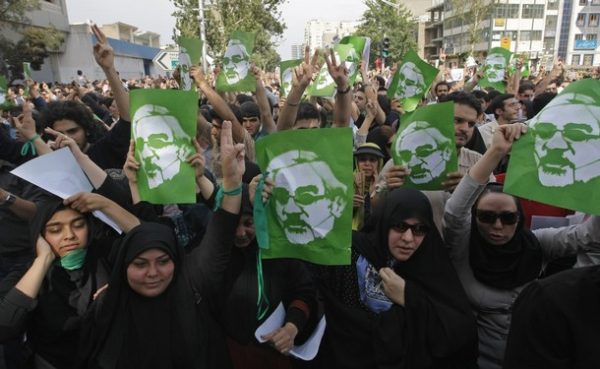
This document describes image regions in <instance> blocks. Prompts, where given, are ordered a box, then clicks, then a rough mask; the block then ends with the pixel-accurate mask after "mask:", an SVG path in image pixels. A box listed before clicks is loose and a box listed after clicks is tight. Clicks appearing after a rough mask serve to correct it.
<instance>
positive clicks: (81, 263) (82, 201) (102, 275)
mask: <svg viewBox="0 0 600 369" xmlns="http://www.w3.org/2000/svg"><path fill="white" fill-rule="evenodd" d="M66 202H67V203H68V204H70V206H71V207H73V208H71V207H68V206H65V205H64V204H63V201H62V200H60V199H56V200H54V201H49V202H47V203H40V204H38V209H37V213H36V217H35V218H34V220H33V221H32V225H31V228H32V232H33V233H32V234H33V235H34V237H33V238H32V239H35V240H36V244H35V249H36V251H37V257H36V258H35V260H34V261H33V263H32V265H31V267H30V268H29V269H28V270H27V272H26V273H25V275H23V276H22V277H21V279H20V280H19V281H18V282H17V284H16V285H15V287H13V288H12V289H11V290H10V291H9V292H8V293H7V294H6V296H5V297H4V298H3V299H2V300H0V341H1V340H4V339H8V338H10V337H16V336H19V335H20V334H22V332H24V331H25V332H26V334H27V343H28V345H29V347H30V348H31V351H32V352H33V354H34V357H33V360H34V362H35V364H34V366H35V367H36V368H46V369H47V368H72V367H73V366H74V362H75V353H76V352H77V349H78V345H79V332H80V328H81V320H82V317H83V315H84V314H85V312H86V310H87V309H88V307H89V305H90V303H91V302H92V299H93V295H94V293H96V291H97V290H98V289H99V288H101V287H102V286H103V285H105V284H106V282H107V281H108V274H109V267H108V264H107V262H106V260H105V256H106V255H107V254H108V252H109V250H110V247H111V246H112V241H113V240H114V239H115V238H116V234H113V235H111V233H109V232H107V231H106V229H105V228H104V226H103V225H102V224H101V223H99V221H98V220H96V219H94V218H93V217H91V215H90V214H84V213H81V212H80V211H78V210H75V209H79V210H83V209H84V208H85V209H86V211H92V210H101V211H103V212H104V213H105V214H107V215H108V216H110V217H111V218H112V219H113V220H114V221H115V222H116V223H117V224H118V225H119V226H120V227H121V229H123V230H124V231H125V232H127V231H128V230H129V229H131V228H132V227H133V226H135V225H136V224H138V223H139V222H138V220H137V218H135V217H134V216H133V215H131V214H129V213H127V212H126V211H125V210H123V209H122V208H120V207H119V206H118V205H116V204H115V203H114V202H112V201H110V200H108V199H106V198H104V197H102V196H100V195H97V194H91V193H85V194H84V193H80V194H77V195H74V196H73V197H71V198H69V199H67V200H66Z"/></svg>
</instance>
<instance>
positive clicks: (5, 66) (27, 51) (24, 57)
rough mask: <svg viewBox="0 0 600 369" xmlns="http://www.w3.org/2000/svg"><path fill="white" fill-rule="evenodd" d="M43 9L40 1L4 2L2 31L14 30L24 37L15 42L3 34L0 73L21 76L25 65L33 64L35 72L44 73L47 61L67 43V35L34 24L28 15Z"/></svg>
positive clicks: (0, 7) (0, 9) (0, 8)
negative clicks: (51, 53)
mask: <svg viewBox="0 0 600 369" xmlns="http://www.w3.org/2000/svg"><path fill="white" fill-rule="evenodd" d="M39 8H40V0H11V1H6V0H5V1H0V31H2V30H4V29H6V28H10V29H11V30H13V31H16V32H17V33H18V34H19V35H20V39H19V40H18V41H16V42H15V41H12V40H9V39H8V38H6V37H5V36H4V33H0V73H2V74H8V75H9V76H11V77H12V78H16V77H17V76H21V75H22V73H23V62H30V63H31V68H32V69H33V70H40V68H41V67H42V65H43V64H44V58H46V57H48V56H49V54H50V51H52V50H57V49H58V48H59V47H60V45H61V44H62V43H63V41H64V36H63V34H62V33H61V32H59V31H57V30H56V29H55V28H39V27H33V26H31V25H30V24H31V20H30V19H29V18H28V17H27V12H28V11H31V10H35V9H39Z"/></svg>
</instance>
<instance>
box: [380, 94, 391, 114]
mask: <svg viewBox="0 0 600 369" xmlns="http://www.w3.org/2000/svg"><path fill="white" fill-rule="evenodd" d="M377 103H379V106H381V109H382V110H383V112H384V113H385V115H386V116H387V115H388V114H389V113H390V112H391V111H392V102H391V100H390V98H389V97H387V96H386V95H377Z"/></svg>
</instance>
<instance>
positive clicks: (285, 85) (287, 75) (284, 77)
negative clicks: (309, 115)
mask: <svg viewBox="0 0 600 369" xmlns="http://www.w3.org/2000/svg"><path fill="white" fill-rule="evenodd" d="M293 73H294V67H291V68H288V69H286V70H284V71H283V73H281V89H282V90H283V92H284V93H285V94H286V95H287V94H288V93H289V92H290V90H291V88H292V78H293Z"/></svg>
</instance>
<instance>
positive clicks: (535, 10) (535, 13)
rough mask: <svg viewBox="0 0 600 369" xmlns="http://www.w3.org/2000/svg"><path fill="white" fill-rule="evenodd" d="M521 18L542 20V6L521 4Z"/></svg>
mask: <svg viewBox="0 0 600 369" xmlns="http://www.w3.org/2000/svg"><path fill="white" fill-rule="evenodd" d="M522 18H525V19H531V18H544V5H543V4H542V5H538V4H523V15H522Z"/></svg>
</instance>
